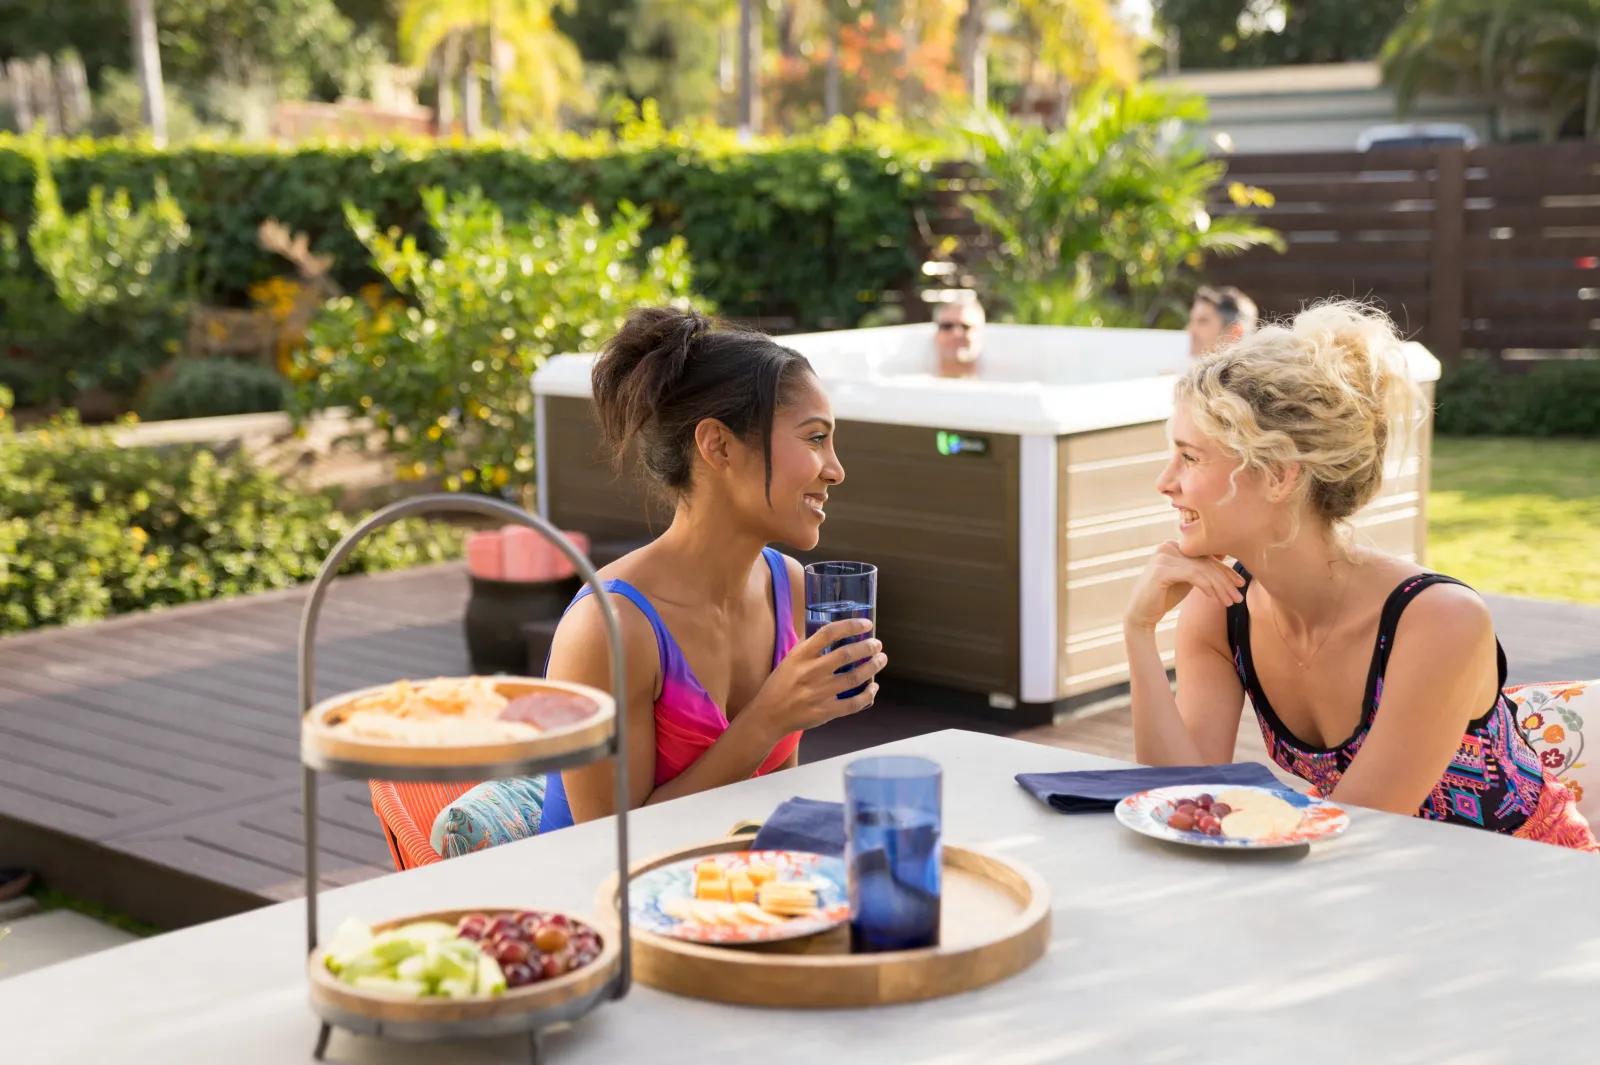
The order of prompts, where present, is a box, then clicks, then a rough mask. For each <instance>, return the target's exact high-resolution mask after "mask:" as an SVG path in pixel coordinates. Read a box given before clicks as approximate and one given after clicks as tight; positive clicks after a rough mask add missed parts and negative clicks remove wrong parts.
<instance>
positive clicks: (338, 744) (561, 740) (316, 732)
mask: <svg viewBox="0 0 1600 1065" xmlns="http://www.w3.org/2000/svg"><path fill="white" fill-rule="evenodd" d="M429 679H430V680H431V679H434V678H429ZM441 679H444V680H468V679H471V675H468V676H463V677H445V678H441ZM486 679H488V680H491V681H493V682H494V686H495V688H496V689H497V690H499V689H501V688H504V687H509V688H512V689H513V690H515V691H516V693H517V694H518V695H523V694H528V693H529V692H530V691H561V692H567V693H569V694H572V695H581V696H583V697H585V698H587V699H590V700H593V702H594V703H595V705H596V706H597V707H598V708H599V709H598V710H596V712H595V713H594V714H592V715H590V716H589V717H587V718H585V719H584V720H582V721H579V722H576V723H574V724H572V725H569V726H567V727H565V728H560V729H553V730H551V731H548V732H544V733H542V734H541V735H539V736H537V737H535V738H534V739H531V740H524V741H522V742H520V743H491V744H471V745H467V744H443V745H439V744H434V745H428V746H416V745H410V744H395V743H387V742H384V741H381V740H366V739H358V738H351V737H349V736H342V735H339V734H337V733H335V732H333V731H332V730H331V729H330V728H329V727H328V726H327V725H324V724H323V718H324V717H326V716H327V714H328V713H329V711H331V710H334V709H336V708H337V707H340V706H343V705H345V704H346V703H349V702H352V701H354V700H356V699H360V698H364V697H365V696H368V695H373V694H375V693H377V692H381V691H383V690H384V689H385V688H387V687H390V684H392V683H393V682H392V681H391V682H390V684H374V685H372V686H370V687H366V688H358V689H356V690H354V691H347V692H342V693H340V694H338V695H334V696H330V697H329V698H327V699H324V700H322V701H321V702H319V703H318V704H317V705H315V706H313V707H312V708H311V709H310V710H308V711H307V712H306V714H305V717H304V718H303V719H302V720H301V724H300V738H301V739H300V742H301V746H302V748H303V749H305V750H308V751H314V752H316V753H317V754H320V755H321V756H322V757H323V758H326V759H330V760H335V761H343V762H361V763H366V764H369V765H394V766H461V765H508V764H511V763H516V762H529V761H533V760H535V759H545V758H559V757H560V756H562V755H564V754H570V753H572V752H573V751H582V750H588V749H589V748H592V747H597V746H599V745H600V744H603V743H605V742H606V741H607V740H609V739H610V738H611V735H612V731H613V729H614V727H615V723H616V716H617V703H616V700H615V699H613V698H612V697H611V695H610V694H609V693H607V692H603V691H601V690H600V689H598V688H592V687H590V686H589V685H587V684H575V683H573V682H571V681H564V680H547V679H545V678H544V677H522V676H510V675H495V676H491V677H488V678H486ZM514 697H515V696H513V698H514Z"/></svg>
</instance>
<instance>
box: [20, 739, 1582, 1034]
mask: <svg viewBox="0 0 1600 1065" xmlns="http://www.w3.org/2000/svg"><path fill="white" fill-rule="evenodd" d="M879 750H881V751H889V752H899V753H908V754H911V753H915V754H924V755H927V756H929V757H932V758H935V759H937V760H938V761H939V762H940V763H942V764H943V766H944V768H945V774H946V776H945V829H946V838H947V839H949V840H951V841H952V842H961V843H971V844H976V845H978V846H982V847H986V848H990V849H993V850H996V851H998V852H1000V853H1003V854H1006V855H1009V856H1011V857H1013V858H1016V859H1018V860H1020V861H1023V862H1025V863H1027V864H1028V865H1030V866H1032V867H1033V868H1034V869H1035V870H1037V871H1038V872H1039V873H1040V874H1041V875H1042V876H1043V877H1044V878H1045V880H1047V881H1048V882H1049V884H1050V889H1051V891H1052V893H1053V896H1054V903H1055V910H1054V915H1053V919H1054V938H1053V940H1052V942H1051V946H1050V950H1049V953H1048V954H1047V955H1046V956H1045V957H1044V958H1043V959H1042V960H1041V961H1040V962H1039V963H1038V964H1037V965H1036V966H1035V967H1034V968H1032V969H1031V970H1029V971H1028V972H1026V973H1023V974H1022V975H1021V976H1019V977H1016V978H1015V979H1012V980H1010V981H1008V982H1005V983H1002V984H1000V985H998V986H995V987H992V988H989V989H986V990H984V991H980V992H976V993H973V994H969V995H966V996H962V997H958V998H953V999H944V1000H939V1001H934V1002H929V1003H923V1004H918V1005H911V1006H901V1007H893V1008H887V1009H878V1010H871V1011H837V1012H822V1013H819V1012H801V1011H782V1010H754V1009H743V1008H735V1007H728V1006H719V1005H714V1004H711V1003H705V1002H698V1001H694V1000H690V999H685V998H678V997H675V996H671V995H666V994H662V993H659V992H656V991H653V990H651V989H649V988H645V987H636V988H635V989H634V991H633V992H632V993H631V994H630V995H629V997H628V998H627V999H626V1000H625V1001H623V1002H621V1003H611V1004H608V1005H605V1006H602V1007H601V1008H600V1009H599V1010H597V1011H596V1012H595V1013H593V1014H591V1015H590V1016H589V1017H587V1018H585V1019H584V1020H582V1021H580V1022H579V1023H578V1024H577V1025H576V1026H575V1027H574V1028H572V1029H571V1030H569V1031H566V1032H563V1033H555V1034H553V1035H552V1036H551V1038H550V1039H548V1040H547V1044H546V1046H547V1051H548V1056H549V1058H550V1060H551V1062H552V1063H553V1065H623V1063H628V1062H647V1063H651V1065H654V1063H663V1062H692V1063H695V1065H703V1063H708V1062H715V1063H719V1065H720V1063H735V1062H737V1063H739V1065H746V1063H748V1065H769V1063H770V1065H781V1063H787V1062H795V1063H800V1062H804V1063H807V1065H812V1063H816V1062H823V1063H826V1065H847V1063H853V1062H873V1063H882V1065H959V1063H966V1062H973V1063H982V1065H1036V1063H1037V1065H1044V1063H1053V1062H1065V1063H1073V1065H1076V1063H1084V1062H1107V1063H1112V1062H1115V1063H1130V1065H1132V1063H1150V1065H1155V1063H1175V1065H1199V1063H1211V1062H1216V1063H1228V1065H1235V1063H1245V1062H1258V1061H1259V1062H1272V1063H1274V1065H1287V1063H1289V1062H1296V1063H1298V1062H1304V1061H1309V1062H1341V1063H1342V1062H1352V1063H1360V1065H1391V1063H1392V1065H1399V1063H1417V1065H1444V1063H1460V1065H1466V1063H1471V1065H1490V1063H1497V1062H1505V1063H1517V1065H1521V1063H1526V1062H1534V1061H1540V1060H1552V1061H1554V1060H1563V1061H1570V1062H1574V1063H1577V1062H1586V1061H1592V1060H1596V1058H1597V1057H1600V1034H1597V1031H1596V1024H1595V1021H1594V1018H1595V1016H1596V1014H1595V1006H1596V1005H1597V1004H1600V859H1597V858H1596V857H1595V856H1593V855H1587V854H1577V853H1572V852H1568V851H1564V850H1561V849H1558V848H1556V847H1549V846H1544V845H1541V844H1533V843H1524V842H1521V841H1519V840H1514V839H1509V838H1503V837H1498V836H1494V835H1491V834H1489V833H1485V832H1476V831H1473V830H1471V829H1463V828H1455V827H1449V826H1441V825H1433V824H1426V823H1424V822H1421V821H1417V820H1414V819H1409V818H1402V817H1394V816H1390V815H1386V814H1375V813H1368V812H1365V811H1360V810H1357V811H1353V813H1352V817H1353V822H1354V823H1353V825H1352V827H1351V829H1350V831H1349V832H1348V833H1347V834H1346V836H1345V837H1344V838H1342V839H1340V840H1337V841H1334V842H1331V843H1327V844H1322V845H1319V846H1317V847H1315V848H1312V849H1311V850H1309V852H1307V851H1298V852H1290V853H1289V854H1288V856H1286V857H1284V856H1277V857H1274V856H1271V855H1238V854H1232V855H1218V854H1215V853H1212V852H1200V851H1194V850H1190V849H1187V848H1180V847H1176V846H1169V845H1165V844H1161V843H1157V842H1155V841H1152V840H1147V839H1145V838H1143V837H1140V836H1136V835H1134V834H1133V833H1130V832H1128V831H1127V830H1126V829H1123V828H1121V827H1120V826H1119V825H1117V824H1116V822H1115V821H1114V820H1113V819H1112V818H1111V817H1110V816H1108V815H1076V816H1064V815H1062V814H1057V813H1054V812H1052V811H1050V810H1048V809H1046V808H1045V807H1044V806H1042V805H1041V804H1039V803H1038V802H1036V801H1035V800H1034V799H1033V798H1032V797H1030V796H1029V795H1027V794H1026V793H1025V792H1023V791H1022V790H1021V789H1020V788H1019V787H1017V785H1016V784H1015V783H1014V782H1013V780H1012V777H1013V775H1014V774H1016V773H1018V772H1037V771H1052V770H1062V769H1082V768H1106V767H1109V766H1114V765H1116V764H1117V763H1113V762H1108V761H1106V760H1105V759H1100V758H1093V757H1090V756H1087V755H1082V754H1077V753H1074V752H1071V751H1064V750H1058V749H1054V748H1050V747H1043V746H1038V745H1034V744H1028V743H1022V742H1018V741H1014V740H1005V739H997V738H994V737H989V736H982V735H977V734H973V733H967V732H954V731H952V732H941V733H936V734H934V735H931V736H926V737H922V738H920V739H915V740H907V741H904V742H901V743H895V744H890V745H888V746H886V747H883V748H879ZM842 766H843V760H834V761H831V762H823V763H819V764H816V765H811V766H804V767H801V768H799V769H794V770H790V771H788V772H784V773H778V774H774V775H773V776H770V777H766V778H763V779H761V780H754V781H749V782H746V783H743V784H739V785H736V786H734V787H730V788H724V789H721V790H718V791H715V792H711V793H707V794H703V795H696V796H692V797H690V798H687V799H681V800H678V801H676V802H671V803H666V804H663V805H661V806H652V807H649V808H648V809H645V810H641V811H639V812H638V813H637V814H635V816H634V824H635V825H636V826H637V827H636V828H635V829H634V833H633V838H634V841H635V844H636V846H635V853H636V855H637V856H646V855H650V854H654V853H657V852H660V851H664V850H668V849H671V848H674V847H678V846H682V845H686V844H690V843H693V842H696V841H699V840H703V839H706V838H710V837H715V836H718V835H720V834H722V833H723V832H725V831H726V830H727V829H728V828H729V827H730V826H731V825H732V824H733V823H734V822H735V821H738V820H741V819H745V818H761V817H764V816H765V815H766V814H768V813H769V812H770V811H771V810H772V808H773V807H774V806H775V805H776V804H777V803H778V802H781V801H782V800H784V799H786V798H789V797H790V796H792V795H806V796H810V797H813V798H821V799H838V798H840V797H841V795H840V793H841V784H842V780H841V769H842ZM609 832H610V828H609V826H608V825H607V824H605V823H600V824H594V825H586V826H580V827H578V828H574V829H570V830H567V831H564V832H557V833H553V834H551V835H550V836H548V837H544V838H540V839H535V840H528V841H526V842H523V843H518V844H513V845H510V846H507V847H502V848H499V849H496V850H492V851H486V852H483V853H480V854H476V855H472V856H470V857H465V858H458V859H454V860H452V861H448V862H443V863H441V864H438V865H433V866H429V867H427V868H425V869H420V870H415V871H413V872H409V873H404V874H399V875H394V876H387V877H383V878H380V879H378V880H374V881H369V882H367V883H363V884H357V885H355V886H353V887H348V888H343V889H340V890H337V891H333V892H330V893H328V894H327V895H326V896H325V897H324V901H323V921H324V927H325V928H327V929H330V930H331V929H332V928H334V927H335V926H336V925H337V924H338V923H339V921H341V920H343V919H344V918H345V917H347V916H352V915H353V916H360V917H364V918H368V919H376V918H381V917H385V916H391V915H397V914H403V913H406V912H413V911H418V910H424V909H438V908H449V907H455V906H460V907H466V908H470V907H476V906H485V905H496V904H504V905H527V906H534V907H537V906H559V907H564V908H570V909H575V910H578V911H580V912H588V910H589V908H590V907H591V906H592V904H593V900H594V895H595V890H596V888H597V887H598V885H599V884H600V882H601V880H602V879H603V878H604V877H605V876H606V874H607V872H608V869H609V864H610V863H611V862H612V860H613V859H612V856H611V850H610V835H609ZM303 920H304V910H303V906H302V904H299V903H285V904H283V905H279V906H272V907H269V908H267V909H263V910H258V911H255V912H253V913H249V914H245V915H243V916H240V917H234V918H230V919H228V920H225V921H218V922H215V923H213V924H209V925H203V926H200V927H197V928H191V929H188V930H185V931H181V932H175V933H171V934H168V935H163V936H159V937H157V938H155V939H150V940H145V941H142V942H138V943H134V944H130V945H128V946H125V947H120V948H117V949H115V950H112V951H108V952H106V953H104V954H98V955H94V956H92V957H88V958H84V959H81V960H79V961H75V962H69V963H66V964H63V965H59V966H56V967H53V968H50V969H46V970H43V971H40V972H37V973H33V974H29V975H26V976H19V977H16V978H14V979H12V980H7V981H5V982H0V1060H3V1061H4V1062H7V1063H9V1062H18V1063H27V1065H47V1063H54V1062H71V1063H74V1065H77V1063H86V1065H87V1063H93V1065H107V1063H115V1065H132V1063H136V1062H138V1063H142V1062H151V1063H159V1065H183V1063H189V1062H194V1063H208V1065H255V1063H273V1065H277V1063H299V1062H308V1061H309V1060H310V1056H311V1048H312V1043H313V1041H314V1038H315V1036H316V1032H317V1022H316V1020H315V1018H314V1017H313V1016H312V1014H311V1012H310V1010H309V1008H308V1007H307V1006H306V1003H305V995H306V991H305V977H304V971H303V964H304V955H303V949H304V939H303V937H304V924H303ZM3 961H4V948H3V945H0V964H3ZM524 1053H525V1043H522V1042H520V1041H503V1042H493V1043H483V1044H472V1043H463V1044H453V1045H450V1046H449V1047H446V1048H441V1047H438V1046H433V1047H429V1046H408V1045H406V1044H397V1043H378V1042H374V1041H368V1040H364V1039H360V1038H357V1037H354V1036H351V1035H348V1034H347V1033H344V1032H335V1033H334V1036H333V1041H332V1043H331V1044H330V1047H329V1055H328V1056H329V1060H330V1061H335V1062H380V1061H381V1062H386V1063H410V1062H429V1063H438V1062H451V1063H475V1062H506V1063H518V1065H520V1063H522V1062H524V1061H525V1060H526V1058H525V1056H524Z"/></svg>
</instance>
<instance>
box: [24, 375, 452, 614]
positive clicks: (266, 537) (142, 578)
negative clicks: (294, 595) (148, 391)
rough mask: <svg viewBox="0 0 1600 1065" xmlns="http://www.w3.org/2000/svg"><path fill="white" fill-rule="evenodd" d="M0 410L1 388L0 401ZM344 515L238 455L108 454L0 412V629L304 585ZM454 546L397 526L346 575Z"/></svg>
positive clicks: (95, 434) (92, 440)
mask: <svg viewBox="0 0 1600 1065" xmlns="http://www.w3.org/2000/svg"><path fill="white" fill-rule="evenodd" d="M5 401H6V397H5V393H4V390H3V389H0V403H4V402H5ZM355 521H356V519H354V518H351V517H347V516H346V515H344V514H341V513H340V512H339V511H338V510H337V509H335V507H334V505H333V501H332V499H331V498H330V496H328V495H326V494H322V493H314V492H306V491H304V490H302V489H299V488H297V487H295V486H292V485H290V484H287V483H284V482H282V481H280V480H278V479H277V478H275V477H272V476H270V475H268V474H266V473H264V472H262V471H260V470H257V469H255V468H253V467H252V466H251V465H250V464H249V463H248V462H247V461H246V460H244V459H243V458H239V457H233V458H225V459H224V458H218V457H217V456H216V455H215V454H214V453H213V452H211V451H209V450H206V449H203V448H182V447H176V448H161V449H156V448H147V447H131V448H121V447H118V446H117V445H116V444H115V443H113V442H112V441H111V440H110V438H109V437H108V436H106V435H105V434H104V433H103V432H100V431H96V430H89V429H84V428H82V427H80V426H78V425H77V424H76V423H75V422H73V421H72V420H70V419H69V420H63V421H58V422H55V423H53V424H52V425H51V426H50V427H49V428H47V429H41V430H30V431H18V430H17V429H16V428H15V427H14V426H13V425H12V424H11V423H10V421H9V420H7V419H4V418H3V417H0V634H4V633H8V632H20V631H23V630H26V629H32V628H37V627H40V626H46V625H63V624H77V623H82V622H87V621H94V620H97V619H99V618H104V617H108V616H111V615H113V614H124V613H128V612H131V611H136V610H145V609H149V608H151V607H159V606H169V605H174V604H178V603H188V602H193V601H196V600H200V599H211V598H215V597H218V596H226V595H238V594H243V593H247V592H259V591H266V590H268V589H273V588H286V587H290V586H292V585H294V584H297V583H300V582H303V581H307V580H310V579H311V578H312V577H313V576H315V575H316V572H317V568H318V567H319V566H320V565H321V564H322V560H323V559H324V558H326V557H327V555H328V552H329V551H331V550H332V549H333V547H334V545H335V544H336V543H337V542H338V541H339V539H340V538H341V537H342V536H343V535H344V534H345V533H346V532H348V531H349V530H350V528H352V527H353V526H354V524H355ZM458 549H459V538H458V537H457V536H456V535H455V534H454V533H452V532H450V531H448V530H444V529H439V530H435V529H433V528H431V527H428V526H422V525H418V524H415V523H399V524H396V525H392V526H389V527H388V528H386V529H384V530H382V531H380V532H378V533H376V534H374V535H373V536H372V537H371V538H369V539H368V540H366V541H365V542H364V543H363V544H362V545H361V546H360V547H358V548H357V550H356V552H355V553H354V554H353V555H352V556H351V558H350V560H349V563H348V565H347V566H346V567H345V572H362V571H370V570H382V569H394V568H398V567H402V566H409V565H415V564H417V563H421V562H430V561H439V560H443V559H445V558H448V557H452V556H453V555H454V554H456V553H457V551H458Z"/></svg>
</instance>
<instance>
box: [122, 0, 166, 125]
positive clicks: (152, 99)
mask: <svg viewBox="0 0 1600 1065" xmlns="http://www.w3.org/2000/svg"><path fill="white" fill-rule="evenodd" d="M128 18H129V22H130V23H131V26H132V34H133V69H134V72H135V74H136V75H137V76H138V78H139V94H140V97H141V98H142V100H143V116H144V124H145V125H146V126H147V127H149V129H150V136H151V139H152V140H154V141H155V144H156V147H158V148H162V147H165V146H166V143H167V91H166V86H165V85H163V83H162V80H161V47H160V44H159V42H158V41H157V40H156V13H155V6H154V0H128Z"/></svg>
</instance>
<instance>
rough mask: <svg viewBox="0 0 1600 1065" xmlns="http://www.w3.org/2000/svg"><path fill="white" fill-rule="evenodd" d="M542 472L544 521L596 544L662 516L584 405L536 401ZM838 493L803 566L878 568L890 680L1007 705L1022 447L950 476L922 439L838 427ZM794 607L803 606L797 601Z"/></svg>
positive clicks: (1005, 446)
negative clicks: (615, 458)
mask: <svg viewBox="0 0 1600 1065" xmlns="http://www.w3.org/2000/svg"><path fill="white" fill-rule="evenodd" d="M539 401H540V403H541V406H542V410H543V414H542V416H541V417H542V419H543V421H542V424H543V425H544V426H545V427H546V428H545V432H544V434H543V435H544V438H545V440H544V446H545V447H546V448H547V449H548V451H549V455H550V461H549V462H548V463H546V464H544V465H545V466H546V469H547V470H548V473H547V474H546V478H545V480H544V482H543V483H544V485H545V487H544V488H543V489H542V490H541V493H540V494H541V499H542V503H541V506H542V508H543V510H544V513H545V514H546V515H547V516H548V517H549V518H550V520H551V521H554V522H555V523H556V524H557V525H558V526H559V527H561V528H564V529H582V530H584V531H585V532H588V533H590V535H591V536H595V537H597V538H603V539H612V538H614V539H635V538H639V539H642V538H645V537H648V536H650V535H653V534H654V533H656V532H659V531H660V530H662V529H664V528H665V527H666V524H667V520H668V518H669V515H668V514H667V513H666V512H665V510H664V509H663V508H661V507H659V506H658V505H655V504H653V503H652V504H647V503H646V493H645V492H644V491H643V490H642V489H641V487H640V485H639V484H638V482H637V481H636V480H635V479H634V478H633V477H632V476H631V475H630V474H623V475H621V476H617V475H615V474H613V473H612V471H611V469H610V467H609V465H608V464H607V463H606V462H605V460H604V457H603V456H602V455H601V452H600V436H599V431H598V429H597V427H596V426H595V424H594V418H593V414H592V409H591V406H590V404H589V402H588V401H587V400H584V399H576V398H570V397H564V396H541V397H540V400H539ZM838 435H839V441H840V444H839V446H840V449H841V451H842V452H843V455H844V463H845V470H846V474H847V480H846V483H845V485H844V486H842V487H841V488H839V489H838V490H837V491H836V492H835V494H834V496H833V498H832V499H830V500H829V503H828V520H827V523H826V524H825V525H824V526H823V543H822V547H821V548H820V549H819V550H817V551H814V552H799V551H794V550H792V549H787V548H786V550H789V552H790V553H791V554H793V555H794V556H795V557H796V558H798V559H800V560H801V561H802V562H815V561H822V560H826V559H831V558H850V559H860V560H864V561H869V562H872V563H873V564H874V565H876V566H878V567H879V593H878V595H879V599H878V626H879V630H880V632H881V633H882V635H883V640H884V643H885V644H886V645H888V646H891V647H893V648H894V651H893V654H894V658H895V669H894V675H895V676H898V677H902V678H905V679H908V680H917V681H922V682H925V683H929V684H938V685H944V686H948V687H953V688H959V689H964V690H976V691H979V692H982V693H984V694H987V693H989V692H1013V693H1014V692H1015V691H1016V690H1017V684H1018V677H1017V668H1018V665H1017V663H1018V647H1017V640H1018V627H1019V619H1018V612H1017V579H1016V572H1017V555H1018V550H1019V544H1018V538H1017V527H1016V515H1017V494H1018V481H1017V475H1018V456H1019V447H1018V438H1017V437H1014V436H1011V437H1007V436H991V437H990V438H989V440H990V441H991V445H992V446H991V450H990V451H989V453H988V454H987V455H984V456H980V457H975V458H971V459H967V460H965V461H962V462H959V463H952V462H950V461H948V460H947V459H945V458H944V457H943V456H941V455H940V454H939V453H938V452H937V451H936V450H935V448H934V446H933V434H932V432H931V431H929V430H926V429H917V428H912V427H907V426H899V425H880V424H875V423H871V422H840V423H839V427H838ZM802 594H803V593H802Z"/></svg>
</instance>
